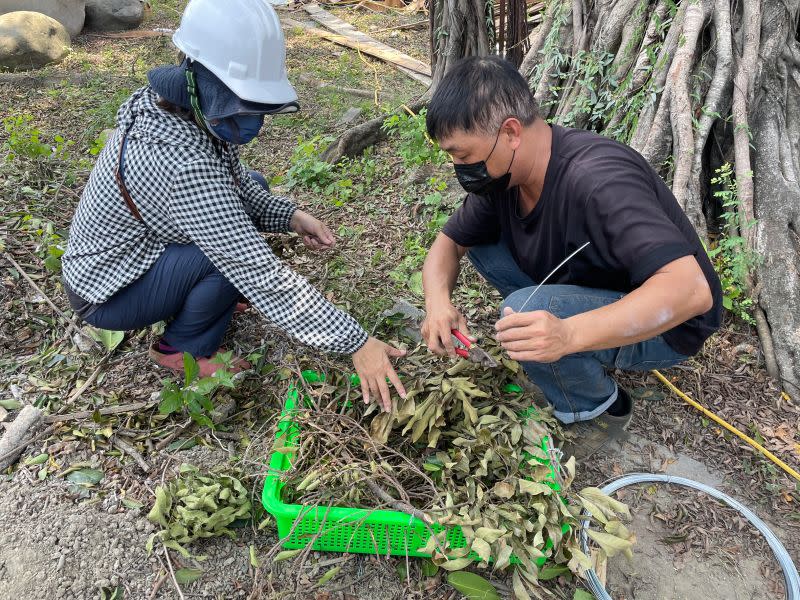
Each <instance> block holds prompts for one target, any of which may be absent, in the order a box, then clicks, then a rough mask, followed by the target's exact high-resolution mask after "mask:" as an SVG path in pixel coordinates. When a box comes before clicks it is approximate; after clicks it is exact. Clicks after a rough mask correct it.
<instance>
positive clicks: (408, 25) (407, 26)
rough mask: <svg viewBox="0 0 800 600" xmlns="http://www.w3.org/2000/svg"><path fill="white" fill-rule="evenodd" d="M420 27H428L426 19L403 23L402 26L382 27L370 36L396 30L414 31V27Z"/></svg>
mask: <svg viewBox="0 0 800 600" xmlns="http://www.w3.org/2000/svg"><path fill="white" fill-rule="evenodd" d="M422 25H426V26H427V25H428V19H423V20H422V21H414V22H413V23H403V24H402V25H395V26H394V27H384V28H383V29H375V30H374V31H370V33H371V34H372V35H375V34H376V33H384V32H386V31H395V30H397V29H414V28H415V27H421V26H422Z"/></svg>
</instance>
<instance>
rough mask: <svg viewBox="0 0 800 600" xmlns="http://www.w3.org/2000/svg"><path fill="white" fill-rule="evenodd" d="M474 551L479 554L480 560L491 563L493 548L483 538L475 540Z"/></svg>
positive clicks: (473, 543)
mask: <svg viewBox="0 0 800 600" xmlns="http://www.w3.org/2000/svg"><path fill="white" fill-rule="evenodd" d="M472 551H473V552H474V553H475V554H477V555H478V556H479V557H480V559H481V560H482V561H484V562H488V561H489V557H490V556H491V554H492V548H491V546H490V545H489V544H488V543H487V542H486V541H485V540H482V539H481V538H475V539H474V540H473V541H472Z"/></svg>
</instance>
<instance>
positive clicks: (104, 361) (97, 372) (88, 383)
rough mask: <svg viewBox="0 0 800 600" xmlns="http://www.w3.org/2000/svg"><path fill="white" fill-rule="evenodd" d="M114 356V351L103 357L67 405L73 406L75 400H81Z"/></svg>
mask: <svg viewBox="0 0 800 600" xmlns="http://www.w3.org/2000/svg"><path fill="white" fill-rule="evenodd" d="M112 354H114V351H113V350H112V351H111V352H109V353H108V354H106V355H105V356H104V357H103V359H102V360H101V361H100V362H99V363H98V364H97V367H96V368H95V370H94V371H92V374H91V375H89V377H88V378H87V379H86V381H84V382H83V384H82V385H81V387H79V388H78V389H77V390H75V392H74V393H73V394H72V395H71V396H70V397H69V398H68V399H67V401H66V404H72V403H73V402H75V400H77V399H78V398H80V397H81V396H82V395H83V393H84V392H85V391H86V390H88V389H89V387H90V386H91V385H92V384H93V383H94V382H95V380H96V379H97V377H98V375H100V371H102V370H103V367H105V366H106V364H107V363H108V360H109V359H110V358H111V355H112Z"/></svg>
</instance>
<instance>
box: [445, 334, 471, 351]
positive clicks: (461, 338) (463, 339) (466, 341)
mask: <svg viewBox="0 0 800 600" xmlns="http://www.w3.org/2000/svg"><path fill="white" fill-rule="evenodd" d="M450 333H452V334H453V336H454V337H455V338H456V339H457V340H458V341H459V342H461V343H462V344H464V345H465V346H466V347H467V348H469V347H470V346H472V342H471V341H470V340H469V338H468V337H467V336H465V335H464V334H463V333H461V332H460V331H459V330H458V329H451V330H450Z"/></svg>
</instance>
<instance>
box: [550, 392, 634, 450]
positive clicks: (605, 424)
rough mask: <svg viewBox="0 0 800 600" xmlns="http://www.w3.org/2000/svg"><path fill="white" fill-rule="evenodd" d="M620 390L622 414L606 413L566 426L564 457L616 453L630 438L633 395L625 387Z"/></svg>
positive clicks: (563, 447)
mask: <svg viewBox="0 0 800 600" xmlns="http://www.w3.org/2000/svg"><path fill="white" fill-rule="evenodd" d="M617 393H618V394H619V395H620V398H621V400H622V402H623V414H621V415H619V416H615V415H610V414H609V413H608V412H604V413H603V414H602V415H600V416H599V417H596V418H594V419H592V420H591V421H581V422H579V423H574V424H572V425H567V426H566V427H564V433H565V436H564V444H563V446H562V448H561V450H562V452H563V453H564V456H565V458H569V457H570V456H574V457H575V459H576V460H577V461H581V460H585V459H587V458H590V457H591V456H593V455H594V454H595V453H597V452H599V451H600V450H603V451H604V453H610V454H613V453H616V452H618V451H619V450H620V449H621V447H622V443H623V442H624V441H625V440H627V439H628V433H627V431H626V430H627V429H628V425H630V422H631V418H632V417H633V401H632V400H631V396H630V394H629V393H628V392H627V391H626V390H625V389H624V388H622V387H617Z"/></svg>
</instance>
